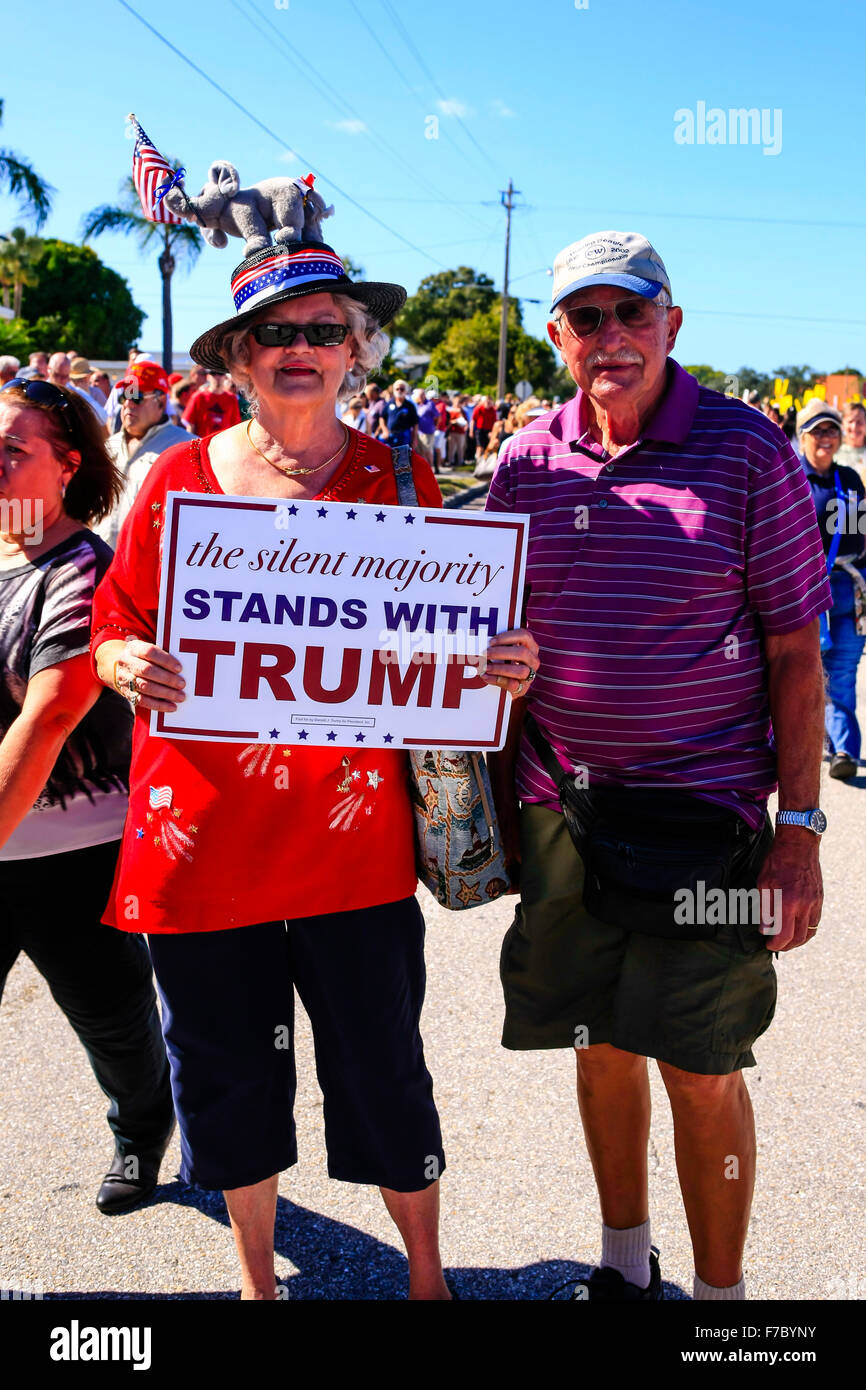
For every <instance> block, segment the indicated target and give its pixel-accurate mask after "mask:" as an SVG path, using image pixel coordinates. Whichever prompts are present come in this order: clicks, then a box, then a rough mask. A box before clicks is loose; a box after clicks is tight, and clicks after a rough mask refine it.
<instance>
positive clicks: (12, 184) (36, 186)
mask: <svg viewBox="0 0 866 1390" xmlns="http://www.w3.org/2000/svg"><path fill="white" fill-rule="evenodd" d="M2 121H3V99H2V97H0V124H2ZM54 191H55V190H54V189H53V188H52V187H51V184H50V183H46V182H45V180H44V179H41V178H40V177H39V175H38V174H37V173H36V170H35V169H34V168H33V166H32V165H31V164H28V163H27V161H26V160H24V159H21V157H20V156H19V155H17V154H15V152H14V151H13V150H0V192H6V193H11V194H12V197H13V198H18V199H19V200H20V202H21V205H22V212H24V213H25V215H26V214H28V213H29V214H30V215H32V217H33V220H34V222H35V224H36V228H37V230H38V229H39V228H40V227H41V226H42V225H43V224H44V222H45V219H46V217H47V216H48V214H49V212H50V211H51V194H52V193H53V192H54Z"/></svg>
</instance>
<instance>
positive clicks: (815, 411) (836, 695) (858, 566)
mask: <svg viewBox="0 0 866 1390" xmlns="http://www.w3.org/2000/svg"><path fill="white" fill-rule="evenodd" d="M797 427H798V430H799V435H800V449H801V452H802V455H803V467H804V468H805V470H806V477H807V479H808V482H809V487H810V488H811V490H812V501H813V502H814V504H815V514H816V516H817V519H818V526H819V528H820V531H821V539H822V540H823V543H824V555H825V557H826V563H827V571H828V574H829V576H830V588H831V590H832V593H833V607H832V608H831V609H830V612H829V613H827V614H823V615H822V618H821V656H822V659H823V663H824V672H825V675H826V677H827V685H826V705H825V707H824V732H825V735H826V739H827V747H828V749H829V752H830V776H831V777H838V778H840V779H842V780H843V781H845V780H847V779H848V778H851V777H855V776H856V775H857V771H858V768H859V764H860V747H861V743H860V725H859V723H858V721H857V667H858V666H859V664H860V658H861V657H862V655H863V646H864V643H866V635H864V634H866V579H864V567H866V536H864V534H863V531H862V530H861V524H862V520H863V517H864V516H866V503H864V497H866V488H864V485H863V479H862V478H861V476H860V474H859V473H858V472H857V470H856V469H855V468H851V467H849V466H848V465H847V464H844V463H841V462H840V461H839V456H840V454H841V452H842V450H841V447H840V446H841V444H842V429H843V417H842V415H841V414H840V413H839V411H838V410H837V409H836V408H835V406H832V405H827V403H826V402H825V401H821V400H817V399H814V400H811V401H809V403H808V405H806V406H805V407H804V408H803V409H802V410H801V411H800V413H799V415H798V417H797Z"/></svg>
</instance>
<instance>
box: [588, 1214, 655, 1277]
mask: <svg viewBox="0 0 866 1390" xmlns="http://www.w3.org/2000/svg"><path fill="white" fill-rule="evenodd" d="M649 1257H650V1223H649V1217H647V1219H646V1221H644V1222H642V1224H641V1225H640V1226H627V1227H626V1228H625V1229H624V1230H622V1231H618V1230H616V1229H615V1228H614V1227H613V1226H605V1225H602V1228H601V1261H600V1264H601V1268H602V1269H618V1270H619V1272H620V1274H621V1275H622V1277H623V1279H625V1281H626V1283H627V1284H637V1286H638V1288H639V1289H645V1288H647V1287H648V1285H649V1281H650V1264H649Z"/></svg>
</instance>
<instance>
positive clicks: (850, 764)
mask: <svg viewBox="0 0 866 1390" xmlns="http://www.w3.org/2000/svg"><path fill="white" fill-rule="evenodd" d="M859 771H860V768H859V766H858V764H857V763H856V762H855V760H854V759H853V758H852V757H850V756H849V754H848V753H834V754H833V756H832V758H831V759H830V776H831V777H839V778H841V779H842V780H843V781H847V779H848V778H849V777H856V776H857V773H858V772H859Z"/></svg>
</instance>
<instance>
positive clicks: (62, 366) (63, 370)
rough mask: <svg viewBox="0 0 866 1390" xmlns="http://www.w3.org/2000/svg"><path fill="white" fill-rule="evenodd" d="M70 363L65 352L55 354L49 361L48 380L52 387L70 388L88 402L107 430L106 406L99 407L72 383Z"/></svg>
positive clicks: (85, 392) (90, 397)
mask: <svg viewBox="0 0 866 1390" xmlns="http://www.w3.org/2000/svg"><path fill="white" fill-rule="evenodd" d="M69 378H70V362H69V358H68V357H67V355H66V353H65V352H53V353H52V354H51V356H50V357H49V359H48V380H49V381H50V382H51V384H52V386H58V387H61V388H63V387H68V388H69V390H70V391H74V392H75V393H76V394H77V395H78V396H80V397H81V399H82V400H83V401H87V404H88V405H89V406H90V409H91V410H92V411H93V413H94V415H95V416H96V418H97V420H98V421H99V423H100V425H102V426H103V428H105V424H106V421H107V418H108V416H107V414H106V410H105V407H104V406H101V405H98V404H97V403H96V401H95V400H94V399H93V397H92V396H91V395H90V394H89V393H88V392H87V391H82V390H81V388H80V387H79V386H77V385H76V384H75V382H73V381H70V379H69Z"/></svg>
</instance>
